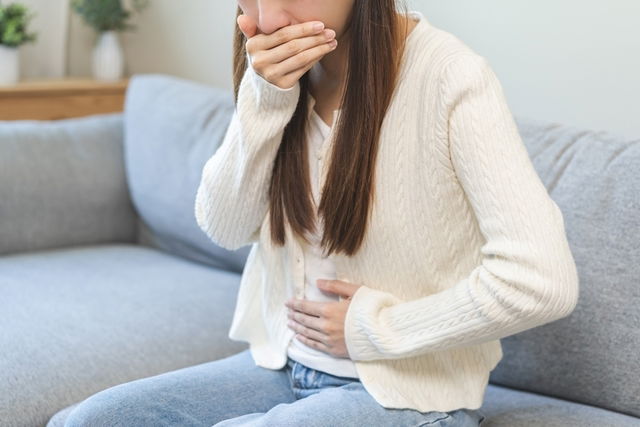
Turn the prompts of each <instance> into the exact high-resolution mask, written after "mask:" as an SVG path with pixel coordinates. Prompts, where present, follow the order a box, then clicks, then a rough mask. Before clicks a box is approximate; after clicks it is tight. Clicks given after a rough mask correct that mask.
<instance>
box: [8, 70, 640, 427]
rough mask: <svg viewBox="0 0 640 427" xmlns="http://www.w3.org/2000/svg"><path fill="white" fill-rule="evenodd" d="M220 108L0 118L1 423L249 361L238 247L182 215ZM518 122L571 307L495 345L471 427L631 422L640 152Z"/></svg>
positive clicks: (28, 421) (589, 135)
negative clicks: (238, 301)
mask: <svg viewBox="0 0 640 427" xmlns="http://www.w3.org/2000/svg"><path fill="white" fill-rule="evenodd" d="M232 112H233V98H232V94H231V91H225V90H221V89H216V88H212V87H209V86H205V85H202V84H199V83H195V82H192V81H188V80H183V79H180V78H176V77H172V76H168V75H161V74H139V75H135V76H133V77H132V79H131V81H130V86H129V88H128V90H127V97H126V105H125V111H124V113H116V114H104V115H97V116H91V117H85V118H77V119H66V120H61V121H57V122H38V121H17V122H0V328H1V329H0V332H1V334H0V350H1V351H0V426H3V427H4V426H45V425H47V423H49V426H57V425H62V424H63V422H64V418H65V416H66V414H67V413H68V411H69V410H71V409H73V407H74V405H75V404H77V403H78V402H80V401H81V400H83V399H84V398H86V397H88V396H90V395H91V394H93V393H96V392H98V391H100V390H103V389H105V388H108V387H110V386H113V385H116V384H119V383H122V382H127V381H131V380H134V379H138V378H143V377H147V376H151V375H156V374H159V373H163V372H167V371H170V370H174V369H178V368H182V367H186V366H191V365H195V364H200V363H205V362H208V361H212V360H216V359H219V358H222V357H226V356H228V355H231V354H234V353H237V352H239V351H242V350H244V349H246V348H247V344H246V343H241V342H234V341H231V340H230V339H229V338H228V337H227V331H228V328H229V326H230V323H231V316H232V314H233V309H234V307H235V298H236V291H237V287H238V284H239V280H240V276H241V274H242V269H243V266H244V262H245V261H246V257H247V255H248V253H249V249H250V247H249V246H246V247H243V248H241V249H239V250H237V251H227V250H225V249H223V248H221V247H219V246H217V245H215V244H214V243H213V242H211V241H210V240H208V238H207V237H206V236H205V235H204V233H203V232H202V231H201V230H200V229H199V228H198V226H197V225H196V221H195V218H194V214H193V204H194V197H195V191H196V188H197V185H198V183H199V179H200V173H201V170H202V167H203V165H204V163H205V161H206V160H207V159H208V158H209V157H210V156H211V155H212V154H213V153H214V152H215V150H216V148H217V147H218V146H219V144H220V142H221V141H222V139H223V137H224V133H225V130H226V127H227V125H228V123H229V120H230V118H231V115H232ZM516 121H517V123H518V126H519V127H520V129H521V134H522V137H523V139H524V141H525V143H526V145H527V149H528V150H529V153H530V155H531V158H532V160H533V162H534V164H535V167H536V169H537V171H538V173H539V175H540V177H541V178H542V180H543V182H544V183H545V185H546V186H547V188H548V189H549V192H550V194H551V196H552V197H553V198H554V200H555V201H556V202H557V203H558V205H559V206H560V207H561V209H562V211H563V214H564V218H565V224H566V230H567V234H568V239H569V242H570V244H571V247H572V250H573V255H574V257H575V260H576V263H577V265H578V270H579V274H580V285H581V294H580V300H579V304H578V306H577V308H576V309H575V311H574V312H573V313H572V314H571V315H570V316H568V317H567V318H565V319H561V320H559V321H557V322H554V323H551V324H548V325H544V326H541V327H538V328H535V329H531V330H528V331H524V332H522V333H520V334H517V335H513V336H510V337H507V338H504V339H503V340H502V345H503V350H504V357H503V359H502V360H501V362H500V363H499V364H498V366H497V367H496V369H495V370H494V371H492V373H491V383H490V384H489V387H488V389H487V393H486V398H485V403H484V405H483V407H482V408H481V410H482V411H483V412H484V413H485V415H486V416H487V419H486V420H485V421H484V422H483V426H485V427H488V426H581V427H582V426H640V398H639V396H640V357H639V356H638V354H639V353H640V282H639V280H638V276H639V274H640V267H639V266H640V173H639V172H640V140H636V141H625V140H622V139H620V138H616V137H615V136H614V135H612V134H609V133H605V132H594V131H588V130H584V129H576V128H572V127H569V126H562V125H560V124H557V123H546V122H538V121H534V120H530V119H524V118H518V117H517V118H516ZM229 214H230V215H232V214H233V213H232V212H230V213H229ZM541 232H544V230H541Z"/></svg>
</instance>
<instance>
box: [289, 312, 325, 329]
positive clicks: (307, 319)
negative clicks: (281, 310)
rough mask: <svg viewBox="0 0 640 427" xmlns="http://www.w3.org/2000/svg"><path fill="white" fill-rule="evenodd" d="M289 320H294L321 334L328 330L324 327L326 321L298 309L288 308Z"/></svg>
mask: <svg viewBox="0 0 640 427" xmlns="http://www.w3.org/2000/svg"><path fill="white" fill-rule="evenodd" d="M287 317H288V318H289V320H292V321H296V322H298V323H299V324H301V325H304V326H306V327H307V328H311V329H314V330H316V331H318V332H321V333H323V334H327V333H328V332H329V331H327V330H326V329H327V328H326V325H327V323H326V322H327V321H326V320H324V319H321V318H319V317H315V316H309V315H308V314H305V313H301V312H299V311H293V310H290V311H289V313H288V314H287Z"/></svg>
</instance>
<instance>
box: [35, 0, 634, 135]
mask: <svg viewBox="0 0 640 427" xmlns="http://www.w3.org/2000/svg"><path fill="white" fill-rule="evenodd" d="M31 1H35V0H31ZM40 1H51V0H40ZM58 1H60V0H58ZM407 2H408V5H409V8H410V9H416V10H420V11H421V12H422V13H423V14H424V15H425V16H426V17H427V19H428V20H429V21H430V22H431V23H432V24H433V25H435V26H437V27H439V28H442V29H444V30H446V31H449V32H451V33H453V34H455V35H456V36H458V37H459V38H460V39H462V40H463V41H464V42H465V43H467V44H468V45H469V46H471V47H472V48H473V49H474V50H475V51H476V52H478V53H479V54H481V55H483V56H485V57H486V58H487V59H488V60H489V62H490V64H491V65H492V66H493V69H494V70H495V72H496V74H497V75H498V77H499V78H500V81H501V82H502V84H503V87H504V89H505V92H506V94H507V98H508V100H509V104H510V106H511V108H512V111H513V113H514V114H516V115H524V116H529V117H533V118H538V119H545V120H552V121H558V122H562V123H567V124H572V125H576V126H581V127H586V128H591V129H599V130H608V131H610V132H614V133H618V134H619V135H622V136H626V137H629V138H640V107H639V106H638V105H640V78H639V77H638V76H640V25H638V22H640V1H638V0H608V1H602V0H562V1H554V0H538V1H531V0H530V1H525V0H519V1H514V0H483V1H478V0H447V1H441V0H440V1H436V0H407ZM236 4H237V2H236V1H232V0H188V1H181V2H176V1H174V0H153V1H152V2H151V7H150V9H148V10H146V11H145V12H144V14H143V15H142V16H140V17H139V19H137V20H136V23H137V24H139V25H140V29H139V31H138V32H137V33H125V34H123V35H122V40H123V41H124V42H125V44H126V55H127V63H128V70H127V71H128V72H129V73H147V72H163V73H168V74H173V75H176V76H180V77H184V78H187V79H192V80H196V81H199V82H203V83H206V84H210V85H214V86H220V87H224V88H228V89H231V44H232V31H233V28H234V26H235V19H234V15H235V9H236ZM177 5H179V6H177ZM94 38H95V36H94V35H93V33H92V32H91V30H89V29H87V28H86V27H85V26H84V25H83V23H81V22H80V21H79V20H78V19H77V17H75V16H72V18H71V38H70V41H69V44H70V52H71V55H70V57H69V64H68V71H69V74H71V75H87V74H89V70H90V69H89V55H90V50H91V46H92V43H93V40H94Z"/></svg>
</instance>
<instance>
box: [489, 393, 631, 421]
mask: <svg viewBox="0 0 640 427" xmlns="http://www.w3.org/2000/svg"><path fill="white" fill-rule="evenodd" d="M480 411H482V412H483V413H484V415H485V416H486V420H485V421H483V422H482V427H518V426H527V427H596V426H597V427H601V426H617V427H638V426H640V419H639V418H636V417H632V416H629V415H625V414H620V413H618V412H614V411H608V410H606V409H601V408H597V407H594V406H589V405H583V404H580V403H575V402H570V401H568V400H563V399H557V398H554V397H547V396H542V395H538V394H534V393H529V392H526V391H522V390H514V389H511V388H507V387H501V386H498V385H493V384H489V386H488V387H487V391H486V393H485V398H484V402H483V404H482V406H481V407H480Z"/></svg>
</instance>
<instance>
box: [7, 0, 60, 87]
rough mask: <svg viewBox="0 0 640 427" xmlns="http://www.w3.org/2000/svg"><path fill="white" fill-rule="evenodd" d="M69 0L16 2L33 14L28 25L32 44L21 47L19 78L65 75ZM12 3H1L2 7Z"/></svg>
mask: <svg viewBox="0 0 640 427" xmlns="http://www.w3.org/2000/svg"><path fill="white" fill-rule="evenodd" d="M67 1H68V0H19V3H22V4H24V5H25V6H27V7H28V8H29V11H30V13H31V14H35V16H34V17H33V19H32V20H31V21H30V23H29V26H28V31H29V32H36V33H37V40H36V41H35V42H34V43H26V44H24V45H22V46H21V47H20V50H19V51H18V52H19V57H20V79H25V78H43V77H44V78H49V77H54V78H55V77H61V76H64V75H65V73H66V63H65V62H66V58H67V31H68V3H67ZM10 3H13V1H7V0H4V1H2V4H3V5H4V6H6V5H8V4H10Z"/></svg>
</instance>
